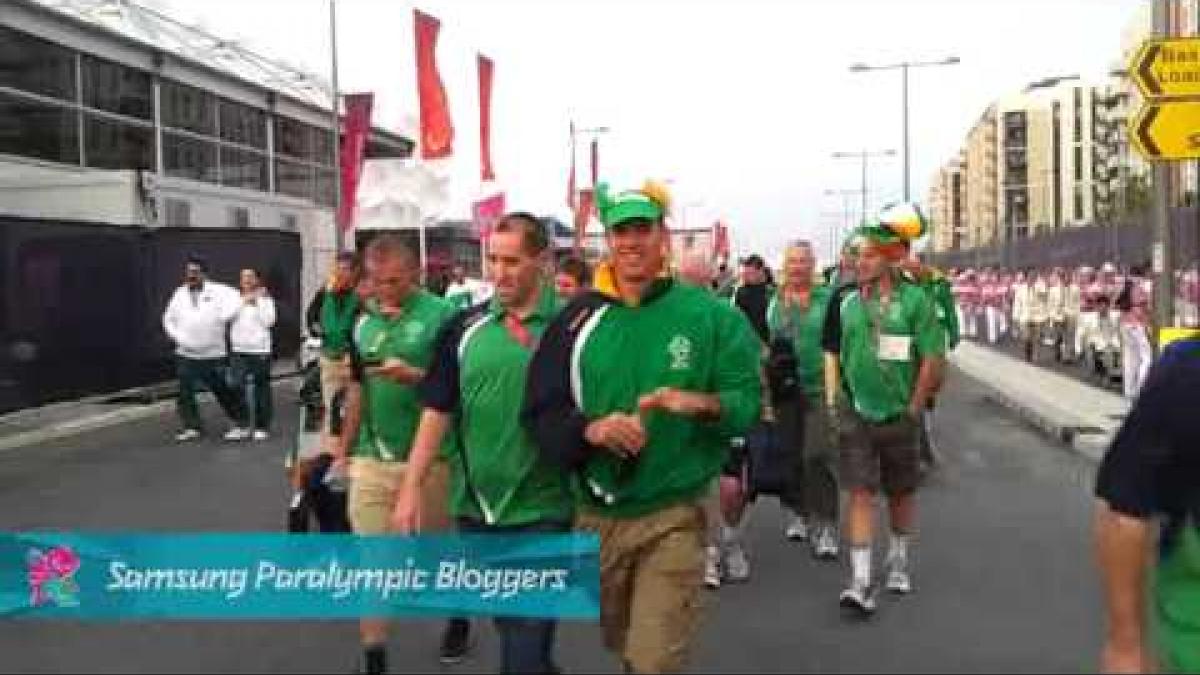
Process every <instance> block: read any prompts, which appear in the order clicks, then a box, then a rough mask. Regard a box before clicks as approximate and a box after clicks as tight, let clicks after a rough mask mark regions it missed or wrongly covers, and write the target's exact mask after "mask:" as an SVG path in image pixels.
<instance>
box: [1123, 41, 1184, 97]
mask: <svg viewBox="0 0 1200 675" xmlns="http://www.w3.org/2000/svg"><path fill="white" fill-rule="evenodd" d="M1129 72H1130V73H1132V75H1133V80H1134V81H1135V82H1137V85H1138V89H1140V90H1141V92H1142V95H1143V96H1145V97H1146V98H1148V99H1156V98H1174V97H1187V96H1200V38H1170V39H1161V40H1159V39H1152V40H1146V41H1145V42H1144V43H1143V44H1142V48H1141V49H1139V50H1138V52H1137V54H1136V55H1134V57H1133V63H1132V64H1130V68H1129Z"/></svg>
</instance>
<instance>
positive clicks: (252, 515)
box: [0, 373, 1102, 673]
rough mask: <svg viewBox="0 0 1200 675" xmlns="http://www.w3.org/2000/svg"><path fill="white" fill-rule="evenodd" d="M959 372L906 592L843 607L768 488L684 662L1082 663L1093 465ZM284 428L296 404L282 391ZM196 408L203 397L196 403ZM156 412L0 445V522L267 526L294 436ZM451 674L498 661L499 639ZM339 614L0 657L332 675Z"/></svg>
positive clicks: (571, 646) (339, 653) (943, 414)
mask: <svg viewBox="0 0 1200 675" xmlns="http://www.w3.org/2000/svg"><path fill="white" fill-rule="evenodd" d="M988 395H989V391H988V390H987V389H985V388H983V387H980V386H979V385H978V384H976V383H975V382H973V381H971V380H969V379H967V378H966V377H963V376H962V375H961V374H960V373H955V374H954V375H952V377H951V381H950V383H949V385H948V388H947V390H946V392H945V393H944V395H943V400H942V403H941V406H940V408H939V411H938V416H937V429H938V433H939V436H940V443H941V446H942V452H943V453H944V455H945V458H944V465H943V467H942V469H941V471H940V472H939V473H938V474H936V475H935V476H934V477H933V478H932V479H931V480H930V482H929V483H928V485H927V486H926V488H925V490H924V491H923V492H922V494H921V507H920V511H921V515H920V522H921V531H920V536H919V543H918V546H917V550H916V564H917V571H916V577H915V583H916V586H917V593H916V594H915V595H914V596H912V597H909V598H906V599H903V600H898V601H895V600H891V599H887V600H884V601H883V603H882V606H881V611H880V612H879V614H878V615H877V616H876V617H875V618H874V619H873V620H871V621H869V622H865V623H864V622H859V621H848V620H847V619H845V618H844V617H843V616H842V614H841V611H840V609H839V608H838V606H837V594H838V591H839V590H840V586H841V582H842V581H843V578H844V570H843V569H842V567H841V566H840V565H830V564H828V563H825V564H818V563H816V562H814V561H812V560H811V558H810V557H809V555H808V554H807V549H805V548H803V547H802V546H800V545H796V544H789V543H787V542H784V541H783V538H782V526H783V523H782V515H781V513H780V511H779V509H778V507H777V506H776V505H775V504H774V503H773V502H764V503H761V504H758V505H756V506H755V507H754V509H753V511H752V513H751V520H750V524H749V527H748V534H747V536H748V542H749V546H750V548H751V555H752V556H753V563H754V577H753V579H752V581H751V583H749V584H747V585H744V586H738V587H727V588H724V589H722V590H721V591H719V592H717V593H714V594H710V595H708V596H707V597H708V599H709V608H708V612H707V615H706V621H705V623H704V627H703V629H702V634H701V638H700V640H699V641H698V643H697V646H696V648H695V650H694V659H693V665H692V670H693V671H695V672H778V673H783V672H880V673H882V672H918V671H919V672H1059V673H1068V672H1071V673H1074V672H1083V671H1092V670H1094V668H1095V664H1096V655H1097V653H1098V649H1099V646H1100V640H1101V616H1102V615H1101V605H1100V602H1099V599H1098V595H1097V590H1098V581H1097V575H1096V573H1095V571H1094V568H1093V564H1092V562H1091V557H1090V551H1091V546H1090V540H1089V523H1090V517H1091V508H1092V498H1091V497H1090V486H1091V482H1092V479H1093V474H1094V464H1093V463H1092V462H1090V461H1088V460H1087V459H1085V458H1083V457H1081V456H1079V455H1077V454H1075V453H1073V452H1071V451H1069V449H1067V448H1066V447H1065V446H1062V445H1059V444H1056V443H1053V442H1051V441H1048V440H1047V439H1046V438H1045V437H1044V436H1042V435H1041V434H1039V433H1037V432H1036V431H1035V430H1033V429H1031V428H1030V427H1029V426H1028V425H1027V424H1025V423H1024V422H1023V421H1021V420H1019V419H1017V418H1015V417H1014V416H1012V415H1011V414H1010V413H1009V412H1008V411H1006V410H1004V409H1003V408H1001V407H1000V406H997V405H995V404H994V403H992V402H991V401H989V400H988V398H987V397H988ZM278 398H279V401H278V403H279V405H278V408H279V410H280V412H281V419H280V420H279V427H280V428H281V429H294V426H295V424H296V406H295V404H294V395H292V394H290V388H289V387H286V386H285V387H282V388H281V389H280V395H279V397H278ZM206 413H207V415H208V419H209V420H210V422H214V424H212V425H211V427H212V428H213V429H217V428H220V427H219V425H217V424H215V422H216V419H217V413H216V412H215V410H214V409H213V408H212V406H208V407H207V409H206ZM174 430H175V421H174V420H173V418H172V416H171V415H170V414H159V415H155V416H150V417H147V418H143V419H139V420H130V421H128V422H126V423H124V424H121V425H119V426H113V427H109V428H103V429H97V430H93V431H91V432H89V433H88V434H86V435H84V436H76V437H73V438H62V439H57V440H53V441H48V442H45V443H41V444H38V445H31V446H27V447H23V448H16V449H12V450H9V451H7V452H3V453H0V527H2V528H3V529H6V530H26V529H45V528H61V529H72V530H107V531H111V530H122V531H138V530H143V531H158V532H167V531H189V532H191V531H278V530H279V529H281V528H282V526H283V519H284V505H285V497H286V485H285V481H284V476H283V470H282V456H283V452H284V448H285V444H286V443H287V442H288V437H289V436H290V434H289V433H282V434H277V435H276V436H275V437H274V439H273V440H272V441H270V442H268V443H264V444H243V445H227V444H222V443H220V442H219V441H216V440H208V441H204V442H201V443H197V444H195V445H186V446H178V445H175V444H173V443H171V442H169V440H168V439H169V438H170V436H171V435H172V434H173V432H174ZM478 626H479V630H478V631H477V635H478V636H479V638H478V640H479V641H478V643H477V644H476V649H475V652H474V657H473V658H472V659H471V660H470V661H469V662H468V663H466V664H464V665H463V666H461V667H458V668H454V669H451V671H452V672H463V673H478V672H493V671H494V670H495V665H496V660H495V656H496V651H495V647H496V645H495V637H494V632H493V631H492V629H491V627H490V626H488V625H486V624H485V623H483V622H480V623H479V624H478ZM437 634H438V627H437V626H436V625H434V624H430V623H419V622H401V623H399V624H398V625H397V626H396V629H395V632H394V634H393V638H392V642H391V653H392V666H393V671H394V672H439V671H440V670H442V669H441V668H439V666H438V665H437V664H436V660H435V658H434V654H435V650H436V643H437ZM355 641H356V640H355V629H354V626H353V625H352V624H349V623H346V622H327V623H315V622H303V623H301V622H295V623H292V622H272V623H263V622H187V623H183V622H179V623H164V622H157V623H126V624H84V623H39V622H20V621H14V620H0V655H2V656H0V671H2V672H38V673H41V672H89V673H103V672H165V673H193V672H218V673H235V672H250V673H269V672H305V673H307V672H314V673H346V672H350V671H351V669H352V668H353V667H354V666H355V660H356V648H355ZM558 653H559V660H560V662H561V665H562V667H563V668H564V670H566V671H567V672H617V670H618V666H617V664H616V663H615V662H614V661H613V660H612V659H611V658H610V657H609V656H608V655H606V654H605V653H604V652H603V650H602V649H601V647H600V634H599V630H598V628H597V627H596V626H593V625H587V624H572V625H568V626H565V627H564V628H563V630H562V631H561V639H560V641H559V651H558Z"/></svg>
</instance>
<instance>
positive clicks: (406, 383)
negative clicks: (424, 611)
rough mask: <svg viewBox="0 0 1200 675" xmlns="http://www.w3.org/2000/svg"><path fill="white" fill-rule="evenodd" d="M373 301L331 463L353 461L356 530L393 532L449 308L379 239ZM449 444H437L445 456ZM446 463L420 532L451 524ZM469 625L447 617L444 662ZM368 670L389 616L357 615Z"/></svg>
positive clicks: (372, 270)
mask: <svg viewBox="0 0 1200 675" xmlns="http://www.w3.org/2000/svg"><path fill="white" fill-rule="evenodd" d="M366 256H367V269H368V274H369V276H370V277H371V281H372V282H373V283H372V286H373V288H374V298H373V299H371V300H370V301H368V302H367V303H366V306H365V307H364V309H363V312H362V314H361V315H359V316H358V318H357V319H356V320H355V321H354V329H353V339H352V341H351V343H350V357H351V362H352V364H353V365H352V367H351V383H350V385H349V386H348V387H347V390H346V413H345V418H344V420H343V425H342V426H343V429H342V437H341V440H340V443H339V447H338V450H337V452H336V453H335V457H336V460H337V462H338V464H339V465H340V464H343V463H345V462H346V461H347V458H348V457H349V458H351V459H350V478H351V483H350V484H351V487H350V495H349V515H350V523H351V525H352V526H353V528H354V533H355V534H357V535H360V536H379V535H385V534H388V533H389V532H390V530H391V520H392V511H393V509H394V507H395V504H396V493H397V491H398V490H399V488H400V484H401V481H402V480H403V479H404V474H405V471H406V467H407V464H406V462H407V460H408V452H409V449H410V448H411V447H412V443H413V438H414V436H415V434H416V431H417V423H418V420H419V419H420V416H421V403H420V401H419V400H418V398H417V393H416V386H417V384H418V383H420V382H421V380H422V379H423V378H424V377H425V371H426V369H427V368H428V367H429V364H430V362H431V361H432V359H433V348H434V339H435V338H436V336H437V334H438V331H439V330H441V328H442V325H443V324H445V323H446V321H447V320H448V319H449V318H450V316H451V314H452V313H453V311H454V310H453V308H452V307H451V306H450V305H449V303H447V302H446V301H445V300H443V299H441V298H439V297H437V296H435V295H432V294H430V293H428V292H426V291H424V290H422V289H421V288H420V287H419V286H418V285H417V280H418V277H419V275H420V263H419V262H418V261H417V257H416V254H414V253H413V252H412V251H411V250H409V249H408V247H407V246H405V244H404V242H403V241H401V240H400V239H398V238H396V237H394V236H392V235H381V236H380V237H378V238H376V239H375V240H374V241H372V242H371V245H370V246H369V247H368V248H367V253H366ZM451 447H452V446H451V445H450V444H449V443H447V444H445V445H444V447H443V454H442V456H443V457H448V456H449V454H450V452H451V450H450V448H451ZM449 473H450V471H449V468H448V466H447V465H446V463H445V462H438V463H436V464H435V467H434V469H433V470H431V471H430V475H429V476H428V478H427V480H426V482H425V494H424V500H423V507H424V508H423V510H422V513H421V516H422V520H421V526H422V529H424V530H428V531H437V530H444V529H447V528H448V527H449V516H448V515H447V505H448V502H449ZM468 630H469V624H467V623H466V622H465V621H461V620H456V621H452V622H451V624H450V625H449V626H448V628H447V631H446V634H445V635H444V636H443V647H442V652H443V653H442V658H443V660H445V661H458V660H461V658H462V656H463V654H464V652H465V651H466V644H467V631H468ZM361 635H362V645H363V650H364V661H365V670H366V672H367V673H371V674H374V673H382V672H386V650H385V645H386V643H387V622H386V621H383V620H379V619H363V620H362V622H361Z"/></svg>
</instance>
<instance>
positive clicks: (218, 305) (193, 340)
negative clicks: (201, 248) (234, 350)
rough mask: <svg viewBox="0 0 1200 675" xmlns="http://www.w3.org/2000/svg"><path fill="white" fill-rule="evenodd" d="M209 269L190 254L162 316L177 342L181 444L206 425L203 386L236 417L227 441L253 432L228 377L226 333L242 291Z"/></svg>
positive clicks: (171, 336) (237, 439) (195, 437)
mask: <svg viewBox="0 0 1200 675" xmlns="http://www.w3.org/2000/svg"><path fill="white" fill-rule="evenodd" d="M206 272H207V264H206V263H205V261H204V259H203V258H200V257H199V256H192V257H190V258H189V259H188V262H187V267H186V271H185V277H184V284H183V285H182V286H180V287H179V288H177V289H175V294H174V295H172V296H171V301H170V302H169V303H168V304H167V310H166V312H165V313H164V314H163V329H164V330H166V332H167V335H168V336H169V337H170V338H171V341H172V342H174V343H175V356H176V367H177V371H178V374H179V398H178V400H177V408H178V412H179V419H180V422H181V423H182V426H183V428H182V430H181V431H180V432H179V434H178V435H177V436H176V437H175V439H176V440H177V441H179V442H181V443H182V442H185V441H193V440H196V439H197V438H200V436H201V432H202V430H203V425H202V423H201V420H200V410H199V409H198V408H197V407H196V392H197V391H198V390H199V388H200V386H204V387H207V388H208V389H209V391H211V392H212V393H213V395H214V396H216V398H217V403H219V404H220V405H221V408H222V409H223V410H224V411H225V414H226V415H228V416H229V418H230V419H231V420H232V421H233V428H232V429H231V430H230V431H229V432H228V433H227V434H225V440H228V441H241V440H245V439H246V438H248V437H249V436H250V431H249V430H248V429H247V428H246V406H245V403H244V402H243V401H242V398H241V396H239V395H238V393H237V392H236V391H235V390H234V389H233V388H232V387H230V386H229V382H228V381H227V379H226V373H227V371H228V368H229V363H228V361H229V359H228V348H227V346H226V337H227V334H228V329H229V322H230V321H232V320H233V317H234V315H235V314H237V311H238V307H239V305H240V301H239V298H238V293H237V291H235V290H234V289H232V288H230V287H229V286H226V285H224V284H218V283H214V282H212V281H209V280H208V279H206V278H205V275H206Z"/></svg>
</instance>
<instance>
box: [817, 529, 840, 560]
mask: <svg viewBox="0 0 1200 675" xmlns="http://www.w3.org/2000/svg"><path fill="white" fill-rule="evenodd" d="M840 548H841V547H839V546H838V537H837V531H836V530H835V529H834V528H833V527H831V526H829V525H826V526H824V527H822V528H821V530H820V533H819V534H818V535H817V537H816V544H815V545H814V546H813V556H814V557H815V558H817V559H818V560H837V557H838V553H839V552H840Z"/></svg>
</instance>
